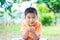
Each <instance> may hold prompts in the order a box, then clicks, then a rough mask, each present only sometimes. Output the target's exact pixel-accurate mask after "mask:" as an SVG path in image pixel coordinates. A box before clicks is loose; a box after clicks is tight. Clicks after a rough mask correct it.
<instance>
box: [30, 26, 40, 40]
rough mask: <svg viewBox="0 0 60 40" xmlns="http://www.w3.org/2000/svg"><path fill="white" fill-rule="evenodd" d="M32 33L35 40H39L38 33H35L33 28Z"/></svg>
mask: <svg viewBox="0 0 60 40" xmlns="http://www.w3.org/2000/svg"><path fill="white" fill-rule="evenodd" d="M30 31H31V32H32V35H33V37H34V40H39V37H40V36H39V35H37V33H36V31H35V29H34V28H33V27H31V30H30Z"/></svg>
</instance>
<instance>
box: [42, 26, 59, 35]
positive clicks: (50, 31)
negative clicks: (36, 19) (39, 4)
mask: <svg viewBox="0 0 60 40" xmlns="http://www.w3.org/2000/svg"><path fill="white" fill-rule="evenodd" d="M42 35H43V36H60V27H59V26H47V27H46V26H43V27H42Z"/></svg>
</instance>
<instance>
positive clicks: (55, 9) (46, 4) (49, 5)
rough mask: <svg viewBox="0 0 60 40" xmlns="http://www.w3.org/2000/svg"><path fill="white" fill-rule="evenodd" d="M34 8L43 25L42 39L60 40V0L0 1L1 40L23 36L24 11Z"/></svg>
mask: <svg viewBox="0 0 60 40" xmlns="http://www.w3.org/2000/svg"><path fill="white" fill-rule="evenodd" d="M28 7H34V8H36V9H37V12H38V17H39V18H38V20H39V22H41V23H42V25H43V26H42V38H45V39H48V40H59V39H60V0H0V40H12V38H19V37H20V36H21V31H20V30H21V23H22V21H23V20H24V11H25V9H26V8H28Z"/></svg>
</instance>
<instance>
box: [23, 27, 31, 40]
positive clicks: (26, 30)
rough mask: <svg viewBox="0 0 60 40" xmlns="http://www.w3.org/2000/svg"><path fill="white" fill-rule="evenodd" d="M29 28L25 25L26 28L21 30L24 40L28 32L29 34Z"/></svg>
mask: <svg viewBox="0 0 60 40" xmlns="http://www.w3.org/2000/svg"><path fill="white" fill-rule="evenodd" d="M29 31H30V28H29V27H26V29H25V30H24V32H23V39H24V40H26V39H27V38H28V34H29Z"/></svg>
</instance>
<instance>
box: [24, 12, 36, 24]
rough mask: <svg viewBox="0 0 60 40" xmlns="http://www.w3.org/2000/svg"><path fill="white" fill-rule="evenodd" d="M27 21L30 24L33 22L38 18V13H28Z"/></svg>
mask: <svg viewBox="0 0 60 40" xmlns="http://www.w3.org/2000/svg"><path fill="white" fill-rule="evenodd" d="M25 19H26V21H27V22H28V25H31V24H33V23H34V22H35V21H36V20H37V15H36V14H34V13H28V14H27V15H26V16H25Z"/></svg>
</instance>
